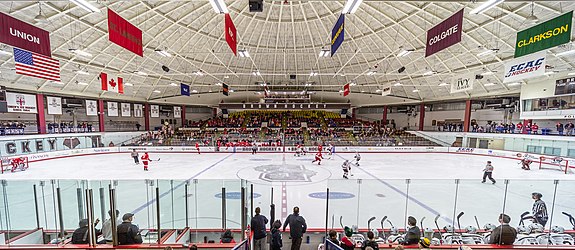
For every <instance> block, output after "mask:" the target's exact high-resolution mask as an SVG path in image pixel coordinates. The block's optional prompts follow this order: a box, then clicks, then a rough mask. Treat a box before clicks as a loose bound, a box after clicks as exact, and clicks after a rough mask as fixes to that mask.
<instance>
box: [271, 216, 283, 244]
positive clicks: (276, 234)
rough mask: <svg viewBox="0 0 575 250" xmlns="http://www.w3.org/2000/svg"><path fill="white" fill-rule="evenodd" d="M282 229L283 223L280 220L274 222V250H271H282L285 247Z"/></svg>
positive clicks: (272, 231)
mask: <svg viewBox="0 0 575 250" xmlns="http://www.w3.org/2000/svg"><path fill="white" fill-rule="evenodd" d="M280 227H282V222H281V221H280V220H276V221H274V223H273V224H272V230H271V233H272V249H271V250H281V249H282V246H283V242H282V233H281V232H280Z"/></svg>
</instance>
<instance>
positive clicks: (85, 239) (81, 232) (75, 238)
mask: <svg viewBox="0 0 575 250" xmlns="http://www.w3.org/2000/svg"><path fill="white" fill-rule="evenodd" d="M98 222H100V220H99V219H96V222H94V226H96V225H98ZM100 234H101V232H100V230H98V229H96V237H98V235H100ZM88 243H90V236H89V235H88V219H82V220H80V222H79V223H78V228H77V229H76V230H74V233H73V234H72V244H88Z"/></svg>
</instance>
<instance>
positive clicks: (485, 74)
mask: <svg viewBox="0 0 575 250" xmlns="http://www.w3.org/2000/svg"><path fill="white" fill-rule="evenodd" d="M480 75H482V76H492V75H495V73H493V71H487V72H483V73H481V74H480Z"/></svg>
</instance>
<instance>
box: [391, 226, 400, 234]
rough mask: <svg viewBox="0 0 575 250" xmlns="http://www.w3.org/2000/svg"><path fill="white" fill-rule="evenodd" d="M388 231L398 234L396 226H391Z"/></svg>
mask: <svg viewBox="0 0 575 250" xmlns="http://www.w3.org/2000/svg"><path fill="white" fill-rule="evenodd" d="M389 232H390V234H391V235H397V234H399V230H398V229H397V227H391V228H390V229H389Z"/></svg>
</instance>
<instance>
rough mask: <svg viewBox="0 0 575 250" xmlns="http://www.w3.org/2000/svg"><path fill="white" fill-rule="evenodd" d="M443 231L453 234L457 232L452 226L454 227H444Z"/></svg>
mask: <svg viewBox="0 0 575 250" xmlns="http://www.w3.org/2000/svg"><path fill="white" fill-rule="evenodd" d="M443 230H445V232H448V233H453V232H455V230H454V229H453V226H452V225H447V226H444V227H443Z"/></svg>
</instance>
